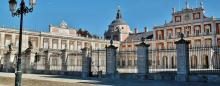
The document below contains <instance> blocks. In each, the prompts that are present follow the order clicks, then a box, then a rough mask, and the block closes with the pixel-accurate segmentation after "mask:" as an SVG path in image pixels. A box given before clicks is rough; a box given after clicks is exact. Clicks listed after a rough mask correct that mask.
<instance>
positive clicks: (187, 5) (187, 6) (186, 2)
mask: <svg viewBox="0 0 220 86" xmlns="http://www.w3.org/2000/svg"><path fill="white" fill-rule="evenodd" d="M185 4H186V9H188V8H189V0H186V1H185Z"/></svg>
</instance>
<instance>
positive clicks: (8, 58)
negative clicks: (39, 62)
mask: <svg viewBox="0 0 220 86" xmlns="http://www.w3.org/2000/svg"><path fill="white" fill-rule="evenodd" d="M14 60H15V52H14V51H12V50H9V51H8V52H7V53H6V54H5V56H4V62H3V63H4V64H3V71H5V72H14V69H15V68H13V65H14V64H13V62H14Z"/></svg>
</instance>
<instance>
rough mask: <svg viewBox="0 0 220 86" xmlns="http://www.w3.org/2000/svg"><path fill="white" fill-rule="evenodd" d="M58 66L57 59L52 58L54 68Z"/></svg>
mask: <svg viewBox="0 0 220 86" xmlns="http://www.w3.org/2000/svg"><path fill="white" fill-rule="evenodd" d="M57 65H58V61H57V58H52V66H57Z"/></svg>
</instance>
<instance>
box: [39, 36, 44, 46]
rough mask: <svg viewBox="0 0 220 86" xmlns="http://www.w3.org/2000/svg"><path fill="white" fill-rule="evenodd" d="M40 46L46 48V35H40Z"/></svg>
mask: <svg viewBox="0 0 220 86" xmlns="http://www.w3.org/2000/svg"><path fill="white" fill-rule="evenodd" d="M40 48H44V37H42V36H41V37H40Z"/></svg>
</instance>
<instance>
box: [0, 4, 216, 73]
mask: <svg viewBox="0 0 220 86" xmlns="http://www.w3.org/2000/svg"><path fill="white" fill-rule="evenodd" d="M204 12H205V8H204V7H203V3H202V2H201V5H200V6H199V7H196V8H190V7H189V5H188V3H186V7H185V8H184V9H182V10H180V11H176V10H175V8H173V12H172V15H171V16H172V19H171V21H170V22H166V23H165V24H164V25H160V26H154V27H153V29H152V30H153V31H148V28H147V27H144V28H143V29H144V31H143V32H138V29H137V28H135V29H134V31H131V29H130V27H129V24H128V23H127V22H126V21H125V20H124V19H123V16H122V12H121V10H120V9H117V12H116V18H115V19H114V20H113V21H112V22H111V24H110V25H109V26H108V27H109V28H108V30H107V31H106V32H105V33H104V38H99V37H97V36H93V35H92V34H90V33H89V32H88V31H83V30H81V29H75V28H70V27H69V26H68V25H67V23H66V22H64V21H63V22H61V24H60V25H59V26H54V25H49V32H36V31H24V32H23V33H24V35H23V41H22V50H23V52H26V50H27V49H28V48H30V47H31V49H32V50H31V52H32V53H34V54H33V55H32V56H30V58H28V59H25V61H26V62H28V63H26V64H25V65H32V66H33V65H35V67H36V69H41V70H61V69H62V67H61V65H63V64H64V63H63V61H62V60H63V58H60V57H62V56H63V51H62V50H66V51H67V52H68V54H67V57H68V58H67V57H65V64H66V65H69V66H68V67H67V70H75V69H77V70H80V69H79V67H80V66H81V65H82V64H81V59H80V58H79V55H80V51H81V49H82V48H85V47H87V48H89V49H91V50H97V51H98V52H97V51H94V52H92V53H91V57H92V63H93V65H95V66H97V65H98V67H99V65H101V66H100V69H101V70H103V71H104V69H105V68H104V67H105V53H106V52H105V51H104V50H105V47H106V46H108V45H109V44H110V43H109V42H110V40H114V46H116V47H118V54H117V57H118V58H117V66H118V67H119V68H121V69H126V68H131V69H132V68H136V66H137V62H136V61H137V52H136V45H137V44H139V43H141V39H142V38H145V39H146V40H145V42H146V43H147V44H150V47H149V50H150V53H149V57H150V58H149V64H150V68H161V69H174V68H176V53H175V47H176V46H175V41H177V40H179V38H180V37H179V35H180V33H183V34H184V39H186V40H188V41H190V45H189V47H190V48H199V47H200V48H201V47H202V48H209V47H211V48H210V49H208V50H207V49H204V50H200V49H198V50H197V51H196V52H195V51H193V50H190V66H191V68H220V66H219V64H220V54H219V52H218V53H217V54H215V55H214V54H213V53H212V51H213V52H215V49H213V50H212V48H216V49H219V48H220V19H219V18H215V17H208V16H206V15H205V13H204ZM0 38H1V39H0V44H1V47H0V64H2V68H3V69H5V68H6V69H7V67H12V66H13V64H14V63H15V61H16V55H17V49H18V38H19V31H18V30H16V29H11V28H5V27H2V28H0ZM24 54H26V53H24ZM36 54H39V55H41V58H40V61H39V62H37V64H34V62H35V57H36ZM8 55H9V56H8ZM97 55H98V56H97ZM24 56H25V55H24ZM213 56H214V57H215V58H213ZM97 61H98V63H95V62H97ZM45 65H47V66H49V67H46V66H45ZM25 67H26V66H25ZM57 67H58V69H57ZM47 68H49V69H47ZM94 69H96V68H94ZM119 71H123V70H119ZM124 71H126V70H124Z"/></svg>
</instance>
